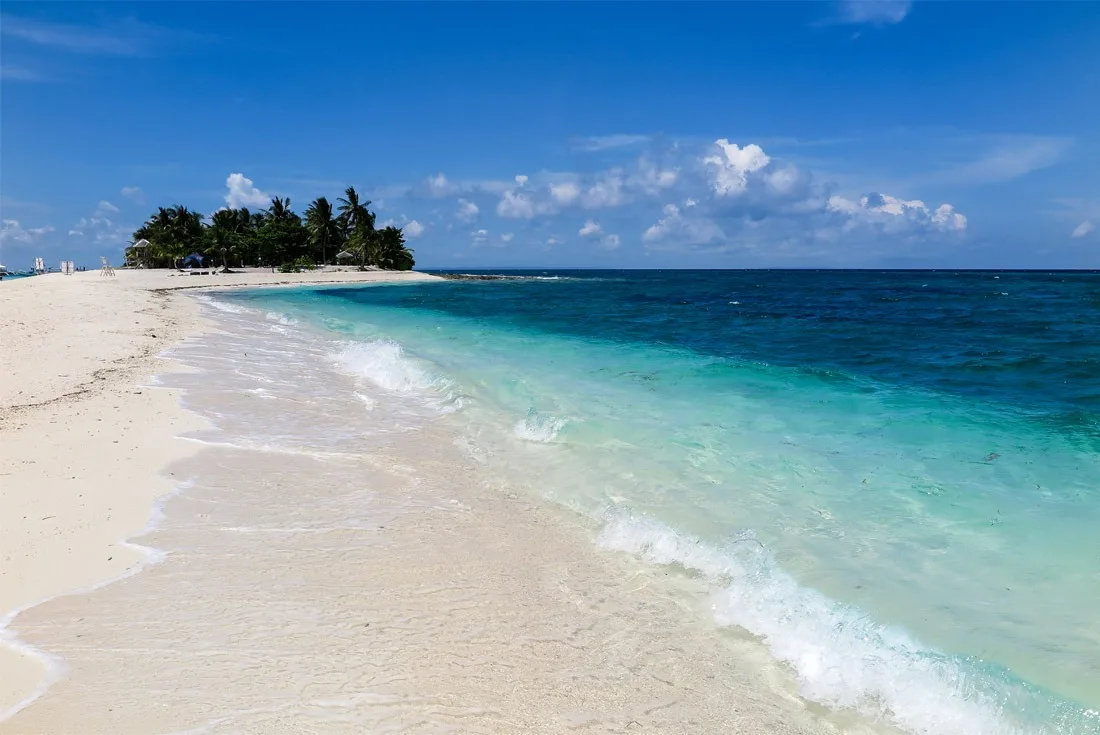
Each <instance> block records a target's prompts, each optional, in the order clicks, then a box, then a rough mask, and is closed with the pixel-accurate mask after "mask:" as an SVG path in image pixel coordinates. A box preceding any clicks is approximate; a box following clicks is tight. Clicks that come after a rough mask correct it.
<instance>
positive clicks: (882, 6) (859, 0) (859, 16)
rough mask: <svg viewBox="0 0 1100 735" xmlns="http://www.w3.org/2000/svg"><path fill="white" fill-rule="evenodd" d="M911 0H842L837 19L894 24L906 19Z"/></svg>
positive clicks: (879, 24)
mask: <svg viewBox="0 0 1100 735" xmlns="http://www.w3.org/2000/svg"><path fill="white" fill-rule="evenodd" d="M912 7H913V3H912V2H911V0H842V1H841V2H840V4H839V7H838V8H837V20H839V21H840V22H842V23H853V24H859V23H870V24H871V25H878V26H881V25H894V24H896V23H900V22H902V21H903V20H905V16H907V15H909V11H910V10H911V9H912Z"/></svg>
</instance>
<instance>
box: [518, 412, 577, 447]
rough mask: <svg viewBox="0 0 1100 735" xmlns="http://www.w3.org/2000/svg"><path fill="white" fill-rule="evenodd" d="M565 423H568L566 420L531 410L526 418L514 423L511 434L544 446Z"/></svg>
mask: <svg viewBox="0 0 1100 735" xmlns="http://www.w3.org/2000/svg"><path fill="white" fill-rule="evenodd" d="M567 423H569V420H568V419H560V418H557V417H556V416H551V415H550V414H545V413H539V412H538V411H536V410H535V409H531V410H530V411H528V412H527V416H526V417H524V418H523V419H521V420H520V421H517V422H516V424H515V426H514V427H513V429H512V433H514V434H515V435H516V436H517V437H519V438H520V439H523V440H525V441H530V442H540V443H543V444H545V443H548V442H551V441H553V440H554V439H555V438H556V437H557V435H558V432H559V431H561V430H562V428H563V427H564V426H565V425H566V424H567Z"/></svg>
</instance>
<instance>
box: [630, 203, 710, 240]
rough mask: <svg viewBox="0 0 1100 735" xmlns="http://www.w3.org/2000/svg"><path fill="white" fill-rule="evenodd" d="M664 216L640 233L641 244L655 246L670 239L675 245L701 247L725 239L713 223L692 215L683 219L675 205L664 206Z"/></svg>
mask: <svg viewBox="0 0 1100 735" xmlns="http://www.w3.org/2000/svg"><path fill="white" fill-rule="evenodd" d="M664 215H665V216H664V217H662V218H661V219H659V220H657V222H656V223H655V224H653V225H651V226H650V227H648V228H647V229H646V231H645V232H643V233H642V241H643V242H645V243H648V244H656V243H660V242H662V241H665V240H670V239H671V240H674V241H675V242H674V244H677V245H702V244H706V243H711V242H714V241H717V240H721V239H723V238H724V237H725V234H724V233H723V232H722V229H721V228H720V227H719V226H718V225H717V224H715V223H714V222H713V221H711V220H709V219H706V218H704V217H696V216H694V215H693V216H689V217H685V216H684V213H683V211H682V210H681V209H680V208H679V207H678V206H676V205H675V204H666V205H665V208H664Z"/></svg>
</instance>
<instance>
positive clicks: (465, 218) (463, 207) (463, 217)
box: [455, 199, 481, 223]
mask: <svg viewBox="0 0 1100 735" xmlns="http://www.w3.org/2000/svg"><path fill="white" fill-rule="evenodd" d="M480 212H481V210H480V209H478V207H477V205H476V204H474V203H473V202H471V201H468V200H466V199H459V200H458V213H457V214H455V217H457V218H458V219H459V221H461V222H466V223H470V222H473V221H474V220H476V219H477V216H478V214H480Z"/></svg>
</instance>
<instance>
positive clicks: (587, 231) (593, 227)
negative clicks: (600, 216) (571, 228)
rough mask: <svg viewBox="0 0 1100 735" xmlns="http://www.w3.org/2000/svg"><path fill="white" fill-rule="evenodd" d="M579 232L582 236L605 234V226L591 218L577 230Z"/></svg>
mask: <svg viewBox="0 0 1100 735" xmlns="http://www.w3.org/2000/svg"><path fill="white" fill-rule="evenodd" d="M577 234H578V235H580V236H581V237H589V236H590V235H600V234H603V227H601V226H600V223H599V222H597V221H596V220H594V219H590V220H588V221H587V222H585V223H584V227H582V228H581V229H580V230H578V231H577Z"/></svg>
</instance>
